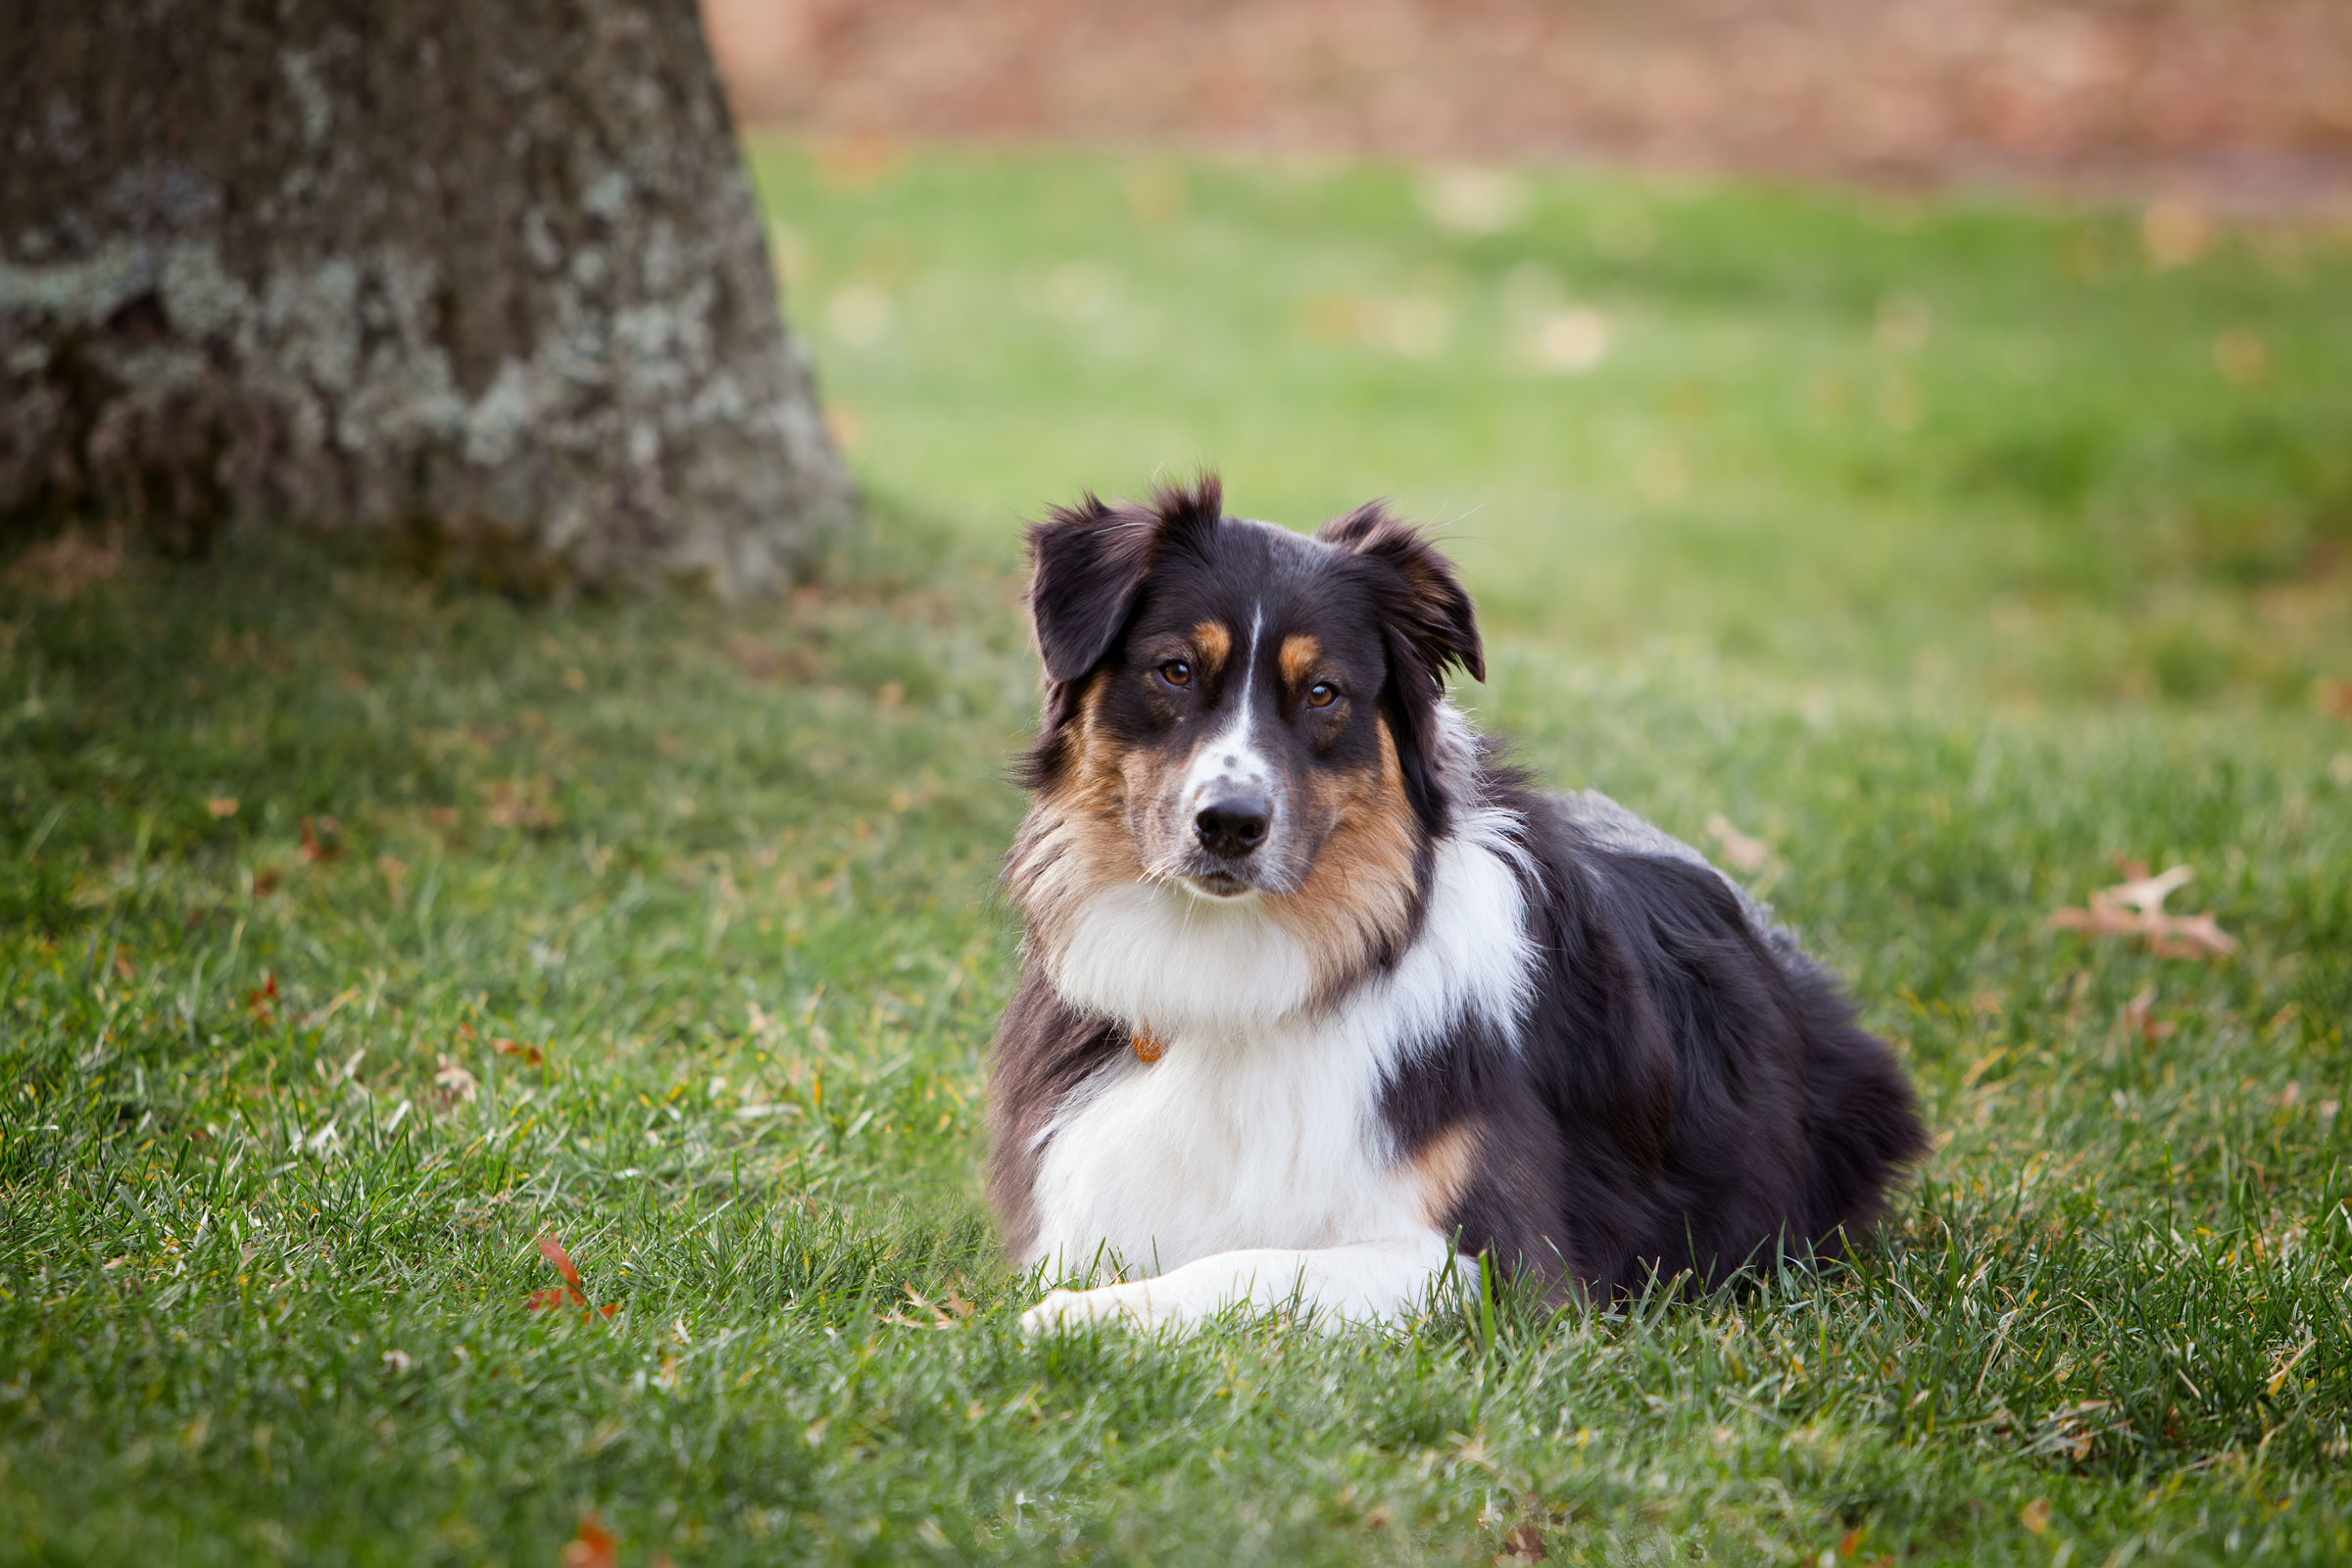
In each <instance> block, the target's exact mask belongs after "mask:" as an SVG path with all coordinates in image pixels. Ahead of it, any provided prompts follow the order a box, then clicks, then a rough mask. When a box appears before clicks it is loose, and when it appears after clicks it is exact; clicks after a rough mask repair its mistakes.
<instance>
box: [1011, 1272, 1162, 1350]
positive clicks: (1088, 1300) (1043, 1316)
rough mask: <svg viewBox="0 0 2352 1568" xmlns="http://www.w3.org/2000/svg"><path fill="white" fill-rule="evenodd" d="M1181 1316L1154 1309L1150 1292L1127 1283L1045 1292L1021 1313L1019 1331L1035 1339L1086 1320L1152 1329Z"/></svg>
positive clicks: (1075, 1325) (1074, 1326) (1075, 1326)
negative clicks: (1079, 1289) (1039, 1299)
mask: <svg viewBox="0 0 2352 1568" xmlns="http://www.w3.org/2000/svg"><path fill="white" fill-rule="evenodd" d="M1181 1319H1182V1314H1181V1313H1171V1312H1167V1311H1162V1310H1155V1309H1154V1307H1153V1303H1152V1296H1151V1293H1149V1292H1148V1291H1146V1290H1144V1289H1143V1288H1142V1286H1141V1285H1140V1284H1138V1283H1132V1282H1131V1283H1129V1284H1125V1285H1103V1286H1098V1287H1097V1288H1096V1289H1094V1290H1091V1291H1048V1292H1047V1293H1046V1296H1045V1299H1043V1300H1041V1301H1039V1302H1038V1303H1037V1304H1036V1305H1035V1306H1033V1307H1031V1308H1030V1309H1029V1310H1028V1311H1026V1312H1023V1313H1022V1314H1021V1332H1022V1333H1023V1334H1025V1335H1028V1336H1030V1337H1031V1338H1035V1337H1036V1336H1038V1335H1040V1334H1050V1333H1053V1332H1054V1331H1056V1330H1062V1329H1073V1328H1077V1327H1080V1326H1081V1325H1083V1324H1088V1323H1125V1324H1129V1325H1132V1326H1133V1327H1136V1328H1141V1329H1153V1328H1158V1327H1160V1326H1162V1325H1163V1324H1167V1323H1174V1322H1178V1321H1181Z"/></svg>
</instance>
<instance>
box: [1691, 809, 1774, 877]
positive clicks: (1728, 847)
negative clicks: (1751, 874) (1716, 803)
mask: <svg viewBox="0 0 2352 1568" xmlns="http://www.w3.org/2000/svg"><path fill="white" fill-rule="evenodd" d="M1707 834H1708V836H1709V837H1710V838H1712V839H1714V840H1715V842H1716V843H1718V844H1720V845H1722V846H1723V858H1725V859H1726V860H1728V861H1730V862H1731V865H1732V868H1733V869H1734V870H1738V871H1759V870H1762V869H1763V867H1764V862H1765V861H1767V860H1769V859H1771V858H1772V846H1771V845H1769V844H1767V843H1765V842H1764V841H1763V840H1762V839H1751V838H1749V837H1748V836H1747V835H1746V834H1744V833H1742V832H1740V830H1739V829H1738V828H1736V827H1734V826H1732V824H1731V819H1730V818H1728V817H1726V816H1724V815H1723V813H1721V812H1720V811H1719V812H1717V813H1716V814H1715V815H1713V816H1710V817H1708V818H1707Z"/></svg>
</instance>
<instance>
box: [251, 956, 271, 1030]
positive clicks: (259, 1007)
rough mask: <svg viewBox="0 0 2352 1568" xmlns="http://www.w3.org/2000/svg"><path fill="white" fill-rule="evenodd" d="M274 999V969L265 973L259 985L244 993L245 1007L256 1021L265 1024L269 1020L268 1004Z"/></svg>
mask: <svg viewBox="0 0 2352 1568" xmlns="http://www.w3.org/2000/svg"><path fill="white" fill-rule="evenodd" d="M276 1001H277V971H276V970H275V969H271V970H270V971H269V972H268V973H266V974H265V975H264V976H263V977H262V983H261V984H260V985H259V986H257V987H255V988H254V989H253V990H251V991H248V992H246V993H245V1008H246V1010H247V1011H248V1012H251V1013H252V1014H253V1018H254V1022H256V1023H265V1024H266V1023H268V1022H270V1006H271V1004H273V1003H275V1002H276Z"/></svg>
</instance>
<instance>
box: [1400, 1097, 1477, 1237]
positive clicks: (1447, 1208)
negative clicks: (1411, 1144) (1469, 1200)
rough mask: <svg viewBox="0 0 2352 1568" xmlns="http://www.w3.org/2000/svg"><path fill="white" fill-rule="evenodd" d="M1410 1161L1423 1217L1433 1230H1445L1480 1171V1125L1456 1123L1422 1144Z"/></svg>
mask: <svg viewBox="0 0 2352 1568" xmlns="http://www.w3.org/2000/svg"><path fill="white" fill-rule="evenodd" d="M1408 1163H1409V1164H1410V1165H1411V1167H1412V1172H1413V1185H1414V1186H1416V1187H1418V1188H1419V1189H1420V1190H1421V1215H1422V1218H1423V1219H1424V1220H1426V1221H1427V1222H1428V1223H1429V1225H1430V1227H1431V1228H1432V1229H1433V1230H1443V1229H1445V1227H1446V1219H1447V1218H1448V1217H1449V1216H1450V1215H1451V1214H1452V1213H1453V1210H1454V1205H1455V1204H1456V1203H1458V1202H1460V1201H1461V1197H1462V1194H1463V1192H1464V1191H1465V1190H1466V1189H1467V1188H1468V1187H1469V1185H1470V1178H1471V1177H1472V1176H1474V1175H1476V1174H1477V1172H1478V1127H1477V1125H1476V1124H1475V1123H1472V1122H1466V1121H1457V1122H1455V1123H1454V1124H1453V1125H1452V1126H1450V1127H1448V1128H1446V1130H1445V1131H1444V1132H1442V1133H1440V1134H1438V1136H1437V1137H1435V1138H1432V1139H1431V1140H1430V1141H1429V1142H1428V1143H1426V1144H1424V1145H1422V1146H1421V1152H1419V1153H1417V1154H1415V1155H1414V1156H1413V1157H1412V1159H1411V1160H1410V1161H1408Z"/></svg>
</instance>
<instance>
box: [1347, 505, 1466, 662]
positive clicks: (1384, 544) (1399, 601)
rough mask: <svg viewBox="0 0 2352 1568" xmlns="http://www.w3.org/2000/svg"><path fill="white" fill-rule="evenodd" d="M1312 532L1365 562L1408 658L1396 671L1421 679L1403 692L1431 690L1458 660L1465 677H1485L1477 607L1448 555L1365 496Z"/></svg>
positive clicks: (1391, 629)
mask: <svg viewBox="0 0 2352 1568" xmlns="http://www.w3.org/2000/svg"><path fill="white" fill-rule="evenodd" d="M1315 537H1316V538H1317V539H1320V540H1322V541H1323V542H1324V543H1325V544H1327V545H1336V546H1338V547H1339V548H1340V549H1342V550H1345V551H1347V552H1348V554H1350V555H1352V556H1354V557H1356V558H1357V559H1358V560H1360V561H1362V562H1364V563H1365V564H1367V565H1368V566H1370V567H1371V568H1372V570H1373V573H1374V575H1373V589H1374V592H1376V593H1377V594H1379V595H1380V598H1381V609H1382V612H1383V613H1384V616H1385V618H1386V620H1387V624H1388V628H1389V633H1390V636H1391V638H1392V641H1393V642H1394V643H1397V644H1401V651H1403V652H1406V653H1408V654H1409V655H1410V659H1409V661H1408V662H1409V663H1410V664H1412V665H1413V666H1414V669H1413V670H1412V672H1411V673H1409V674H1408V673H1407V672H1405V671H1403V670H1399V672H1398V673H1399V677H1400V678H1401V679H1403V680H1405V681H1406V682H1407V683H1408V684H1410V685H1412V686H1414V687H1416V688H1419V687H1420V686H1421V683H1422V681H1423V680H1425V681H1426V683H1427V684H1426V689H1425V690H1423V689H1415V690H1413V691H1412V692H1411V693H1410V695H1411V696H1413V697H1416V698H1423V697H1427V698H1434V697H1436V695H1437V693H1438V690H1439V688H1440V687H1441V686H1442V684H1443V683H1444V680H1445V676H1446V668H1447V666H1449V665H1457V664H1458V665H1460V666H1461V667H1462V668H1463V669H1465V670H1467V671H1468V672H1469V674H1470V678H1471V679H1473V680H1480V681H1483V680H1485V679H1486V678H1487V651H1486V645H1485V644H1484V643H1483V642H1481V641H1480V640H1479V635H1478V610H1477V607H1476V606H1474V605H1472V604H1471V602H1470V594H1469V591H1468V590H1467V589H1465V588H1463V587H1462V580H1461V578H1460V577H1458V576H1456V575H1455V574H1454V569H1453V563H1452V562H1450V561H1447V560H1446V558H1445V556H1444V555H1442V554H1440V553H1439V551H1438V547H1437V546H1436V545H1433V544H1431V543H1430V542H1429V536H1428V535H1427V534H1425V533H1423V532H1422V531H1421V530H1420V529H1418V528H1416V527H1414V526H1413V525H1412V524H1411V523H1409V522H1405V521H1402V520H1401V519H1399V518H1397V517H1396V516H1393V515H1391V514H1390V512H1389V509H1388V504H1387V503H1386V502H1381V501H1371V502H1366V503H1365V504H1364V505H1363V506H1360V507H1358V508H1356V509H1355V510H1354V511H1353V512H1350V513H1348V514H1347V515H1345V516H1339V517H1334V518H1332V519H1331V521H1329V522H1327V523H1325V524H1324V525H1323V526H1322V527H1321V528H1320V529H1319V530H1317V531H1316V534H1315ZM1415 676H1418V677H1420V678H1421V679H1419V680H1416V679H1415V678H1414V677H1415Z"/></svg>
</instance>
